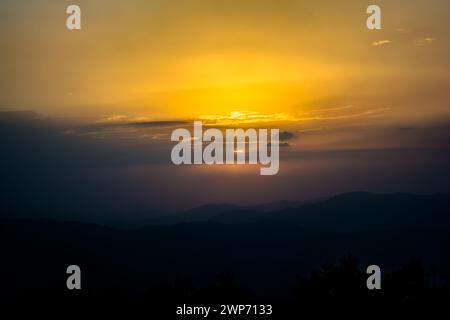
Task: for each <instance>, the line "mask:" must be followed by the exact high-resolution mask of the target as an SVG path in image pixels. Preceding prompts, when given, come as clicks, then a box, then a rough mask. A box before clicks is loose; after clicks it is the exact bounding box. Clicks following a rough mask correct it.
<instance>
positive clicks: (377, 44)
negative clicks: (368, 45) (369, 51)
mask: <svg viewBox="0 0 450 320" xmlns="http://www.w3.org/2000/svg"><path fill="white" fill-rule="evenodd" d="M391 42H392V41H391V40H380V41H375V42H372V45H373V46H375V47H378V46H382V45H386V44H389V43H391Z"/></svg>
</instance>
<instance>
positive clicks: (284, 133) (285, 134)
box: [280, 131, 294, 141]
mask: <svg viewBox="0 0 450 320" xmlns="http://www.w3.org/2000/svg"><path fill="white" fill-rule="evenodd" d="M293 138H294V134H293V133H292V132H289V131H282V132H280V141H287V140H291V139H293Z"/></svg>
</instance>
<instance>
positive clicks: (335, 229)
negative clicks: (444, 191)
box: [0, 192, 450, 296]
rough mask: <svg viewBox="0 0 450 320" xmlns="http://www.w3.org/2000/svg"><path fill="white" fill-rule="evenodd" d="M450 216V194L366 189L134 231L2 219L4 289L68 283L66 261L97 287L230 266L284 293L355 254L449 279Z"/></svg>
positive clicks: (214, 210)
mask: <svg viewBox="0 0 450 320" xmlns="http://www.w3.org/2000/svg"><path fill="white" fill-rule="evenodd" d="M222 209H223V210H222ZM449 214H450V210H449V196H448V195H430V196H417V195H409V194H394V195H374V194H369V193H360V192H358V193H348V194H343V195H339V196H336V197H333V198H330V199H326V200H321V201H318V202H314V203H308V204H303V205H300V206H298V207H294V208H289V207H287V208H284V209H281V210H275V211H257V210H251V209H250V208H238V207H233V206H221V207H214V206H213V207H203V208H201V210H197V211H196V210H193V211H190V215H189V219H193V220H194V219H198V220H202V219H203V220H208V221H190V222H183V223H176V224H171V225H150V226H146V227H141V228H135V229H116V228H110V227H104V226H100V225H95V224H87V223H80V222H69V221H55V220H49V219H22V220H18V219H0V252H1V253H2V263H1V264H0V272H1V274H2V275H4V277H3V280H2V288H3V289H2V292H4V293H5V292H7V293H8V295H9V296H14V295H20V294H23V293H24V292H28V291H30V290H31V289H33V288H34V289H36V290H41V289H42V288H45V289H46V290H63V289H64V284H65V280H64V279H65V267H67V265H70V264H78V265H80V266H81V267H82V269H83V272H84V275H85V276H86V279H88V280H87V285H86V286H87V290H90V291H89V292H97V293H98V291H99V290H100V291H101V290H103V289H104V288H122V289H123V290H132V291H136V290H137V291H140V290H145V288H146V287H148V286H149V285H152V286H154V285H155V284H164V283H165V284H167V283H173V281H175V280H176V279H178V278H180V277H181V278H188V279H191V280H192V281H194V283H197V284H198V285H200V286H201V285H205V284H207V283H211V281H214V279H215V277H217V276H218V275H220V274H221V273H224V272H228V273H231V274H233V275H235V277H236V278H237V280H238V282H239V283H241V284H242V285H243V286H244V287H245V288H248V289H249V290H253V291H255V292H259V294H262V295H265V294H267V295H282V294H287V292H289V290H291V289H292V286H293V285H294V282H295V279H297V277H299V276H305V275H308V274H310V273H311V272H312V271H314V270H317V268H319V267H320V266H321V265H323V264H325V263H329V262H333V261H336V260H337V259H338V258H339V257H342V256H343V255H345V254H348V253H352V254H353V255H355V256H356V257H358V258H359V259H360V262H361V263H362V264H363V265H368V264H373V263H375V264H379V265H380V266H382V268H383V270H395V268H398V267H399V266H401V265H403V264H405V263H408V262H409V261H411V260H418V261H420V262H421V263H422V264H423V265H424V266H425V268H426V270H433V272H434V273H435V274H437V275H438V280H439V281H450V274H449V270H450V257H449V255H448V252H450V232H449V231H450V228H449V223H448V221H449ZM243 217H246V218H245V219H243ZM30 288H31V289H30ZM31 291H32V290H31ZM98 294H100V293H98Z"/></svg>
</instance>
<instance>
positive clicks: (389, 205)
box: [154, 192, 450, 232]
mask: <svg viewBox="0 0 450 320" xmlns="http://www.w3.org/2000/svg"><path fill="white" fill-rule="evenodd" d="M449 211H450V195H446V194H442V195H439V194H437V195H414V194H407V193H398V194H372V193H368V192H350V193H345V194H341V195H337V196H335V197H332V198H328V199H322V200H319V201H312V202H307V203H300V202H282V203H275V204H273V205H271V204H267V205H263V206H253V207H239V206H234V205H227V204H221V205H213V204H211V205H206V206H202V207H198V208H194V209H191V210H188V211H186V212H182V213H178V214H172V215H167V216H160V217H159V218H158V219H155V220H154V221H155V222H158V223H163V224H173V223H179V222H189V221H213V222H221V223H242V222H256V221H274V220H276V221H284V222H288V223H295V224H298V225H300V226H302V227H305V228H308V229H315V230H321V231H325V230H326V231H334V232H348V231H359V230H368V229H385V228H401V227H413V226H421V227H425V226H426V227H429V228H433V227H436V228H442V227H448V226H450V215H449V214H448V212H449Z"/></svg>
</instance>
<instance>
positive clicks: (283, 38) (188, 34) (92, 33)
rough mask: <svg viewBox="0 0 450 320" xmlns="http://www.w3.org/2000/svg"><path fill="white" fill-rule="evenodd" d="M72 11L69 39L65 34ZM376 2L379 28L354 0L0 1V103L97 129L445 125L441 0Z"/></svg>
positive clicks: (446, 52)
mask: <svg viewBox="0 0 450 320" xmlns="http://www.w3.org/2000/svg"><path fill="white" fill-rule="evenodd" d="M72 3H76V4H78V5H80V7H81V10H82V30H80V31H69V30H67V29H66V27H65V21H66V17H67V14H66V13H65V9H66V7H67V6H68V5H69V4H72ZM376 4H378V5H379V6H380V7H381V9H382V28H383V29H382V30H379V31H371V30H368V29H367V28H366V18H367V16H368V15H367V14H366V8H367V5H368V3H367V2H366V1H356V0H346V1H300V0H297V1H288V0H276V1H275V0H267V1H259V0H258V1H256V0H228V1H207V0H191V1H185V0H184V1H182V0H171V1H159V0H158V1H139V0H132V1H123V0H121V1H118V0H96V1H76V2H72V1H41V0H38V1H36V0H32V1H31V0H26V1H25V0H24V1H12V0H6V1H1V3H0V8H1V11H0V12H1V13H0V44H1V48H0V49H1V52H2V54H1V59H0V67H1V70H2V76H1V86H0V106H1V109H2V110H32V111H36V112H38V113H41V114H44V115H47V116H70V117H89V118H95V119H106V120H115V119H128V118H130V119H137V120H139V119H151V120H162V119H198V118H203V119H214V118H216V119H223V120H230V119H231V121H233V119H236V118H239V119H241V120H242V119H243V118H247V117H248V115H253V118H255V119H256V120H258V119H261V120H263V119H265V120H270V119H272V118H273V119H274V120H277V121H279V120H286V121H289V122H305V121H306V122H307V121H309V120H343V121H344V120H345V119H349V121H352V120H355V119H360V118H367V119H369V118H370V119H379V120H380V121H404V120H405V121H406V120H418V121H420V120H421V119H430V118H431V119H432V118H433V117H442V116H448V115H449V108H448V98H449V93H448V92H449V83H450V80H449V75H450V73H449V71H450V63H449V59H448V57H449V56H450V42H449V34H448V31H449V26H450V21H449V19H448V12H450V3H449V1H445V0H443V1H439V0H437V1H424V0H413V1H411V0H408V1H376ZM233 112H234V113H233ZM230 114H231V115H230ZM236 121H237V120H236Z"/></svg>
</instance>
